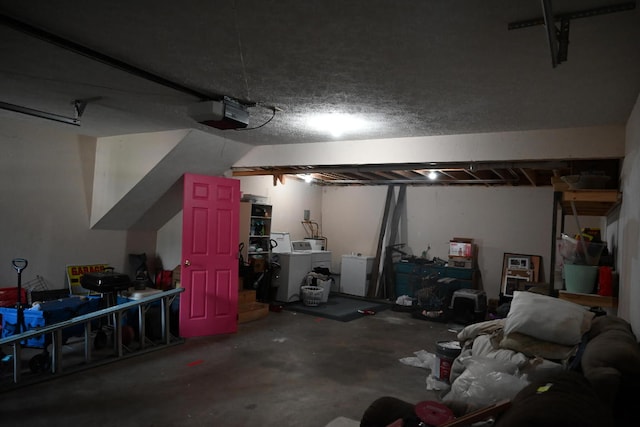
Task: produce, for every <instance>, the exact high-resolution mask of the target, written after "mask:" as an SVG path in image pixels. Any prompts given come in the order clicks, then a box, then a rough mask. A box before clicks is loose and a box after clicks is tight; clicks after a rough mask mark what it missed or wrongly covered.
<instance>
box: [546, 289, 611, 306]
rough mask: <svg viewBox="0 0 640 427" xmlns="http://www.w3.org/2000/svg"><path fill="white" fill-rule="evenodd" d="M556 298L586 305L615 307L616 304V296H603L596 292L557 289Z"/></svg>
mask: <svg viewBox="0 0 640 427" xmlns="http://www.w3.org/2000/svg"><path fill="white" fill-rule="evenodd" d="M558 298H560V299H563V300H566V301H571V302H573V303H576V304H580V305H585V306H588V307H611V308H615V307H617V306H618V298H616V297H603V296H601V295H598V294H580V293H577V292H567V291H559V292H558Z"/></svg>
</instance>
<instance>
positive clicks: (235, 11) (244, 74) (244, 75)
mask: <svg viewBox="0 0 640 427" xmlns="http://www.w3.org/2000/svg"><path fill="white" fill-rule="evenodd" d="M236 6H237V4H236V0H233V24H234V27H235V30H236V40H238V53H239V55H240V65H241V67H242V78H243V79H244V88H245V90H246V91H247V93H246V98H247V99H251V95H250V93H249V81H248V79H247V69H246V67H245V65H244V55H243V54H242V39H241V38H240V29H239V28H238V8H237V7H236Z"/></svg>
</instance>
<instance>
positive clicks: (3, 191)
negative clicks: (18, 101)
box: [0, 118, 140, 288]
mask: <svg viewBox="0 0 640 427" xmlns="http://www.w3.org/2000/svg"><path fill="white" fill-rule="evenodd" d="M75 130H76V129H72V128H70V127H69V130H67V128H66V127H65V128H63V127H62V126H58V127H56V126H44V125H40V122H39V121H34V120H28V121H26V120H25V121H22V120H16V119H11V120H8V119H5V118H0V152H1V153H2V155H1V156H0V182H2V183H3V185H1V186H0V236H1V237H2V243H0V287H9V286H16V284H17V278H16V272H15V271H14V269H13V267H12V266H11V260H12V259H14V258H16V257H23V258H26V259H27V260H28V261H29V266H28V267H27V269H25V271H24V272H23V274H22V282H23V283H28V282H29V281H31V280H33V279H35V277H36V275H40V276H42V277H43V278H44V280H45V281H46V282H47V283H48V284H49V285H50V287H51V288H62V287H65V286H67V283H66V279H65V265H69V264H86V263H103V262H106V263H109V264H111V265H113V266H114V267H115V268H117V269H119V270H121V269H123V268H125V267H127V263H128V261H127V260H126V254H127V251H128V248H127V232H125V231H106V230H91V229H90V228H89V206H90V203H91V202H90V201H91V195H92V184H93V181H92V179H93V170H94V163H93V162H94V159H95V149H96V141H95V139H93V138H88V137H82V136H78V135H76V134H75V133H74V131H75ZM135 249H136V250H138V249H140V248H139V247H137V248H135Z"/></svg>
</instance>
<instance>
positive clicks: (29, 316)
mask: <svg viewBox="0 0 640 427" xmlns="http://www.w3.org/2000/svg"><path fill="white" fill-rule="evenodd" d="M23 314H24V323H25V328H26V330H27V331H30V330H31V329H35V328H39V327H42V326H45V320H44V316H43V313H42V312H41V311H40V310H24V311H23ZM0 315H2V338H7V337H11V336H13V335H16V334H17V333H18V310H17V309H15V308H9V307H0ZM26 345H27V347H34V348H44V346H45V336H44V335H39V336H36V337H32V338H29V339H28V340H27V343H26Z"/></svg>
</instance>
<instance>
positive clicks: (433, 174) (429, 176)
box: [427, 171, 438, 181]
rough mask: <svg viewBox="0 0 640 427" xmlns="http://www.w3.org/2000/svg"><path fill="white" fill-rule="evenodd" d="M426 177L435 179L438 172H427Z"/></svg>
mask: <svg viewBox="0 0 640 427" xmlns="http://www.w3.org/2000/svg"><path fill="white" fill-rule="evenodd" d="M427 178H429V179H430V180H431V181H435V180H436V179H437V178H438V174H437V173H436V171H431V172H429V175H427Z"/></svg>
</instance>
